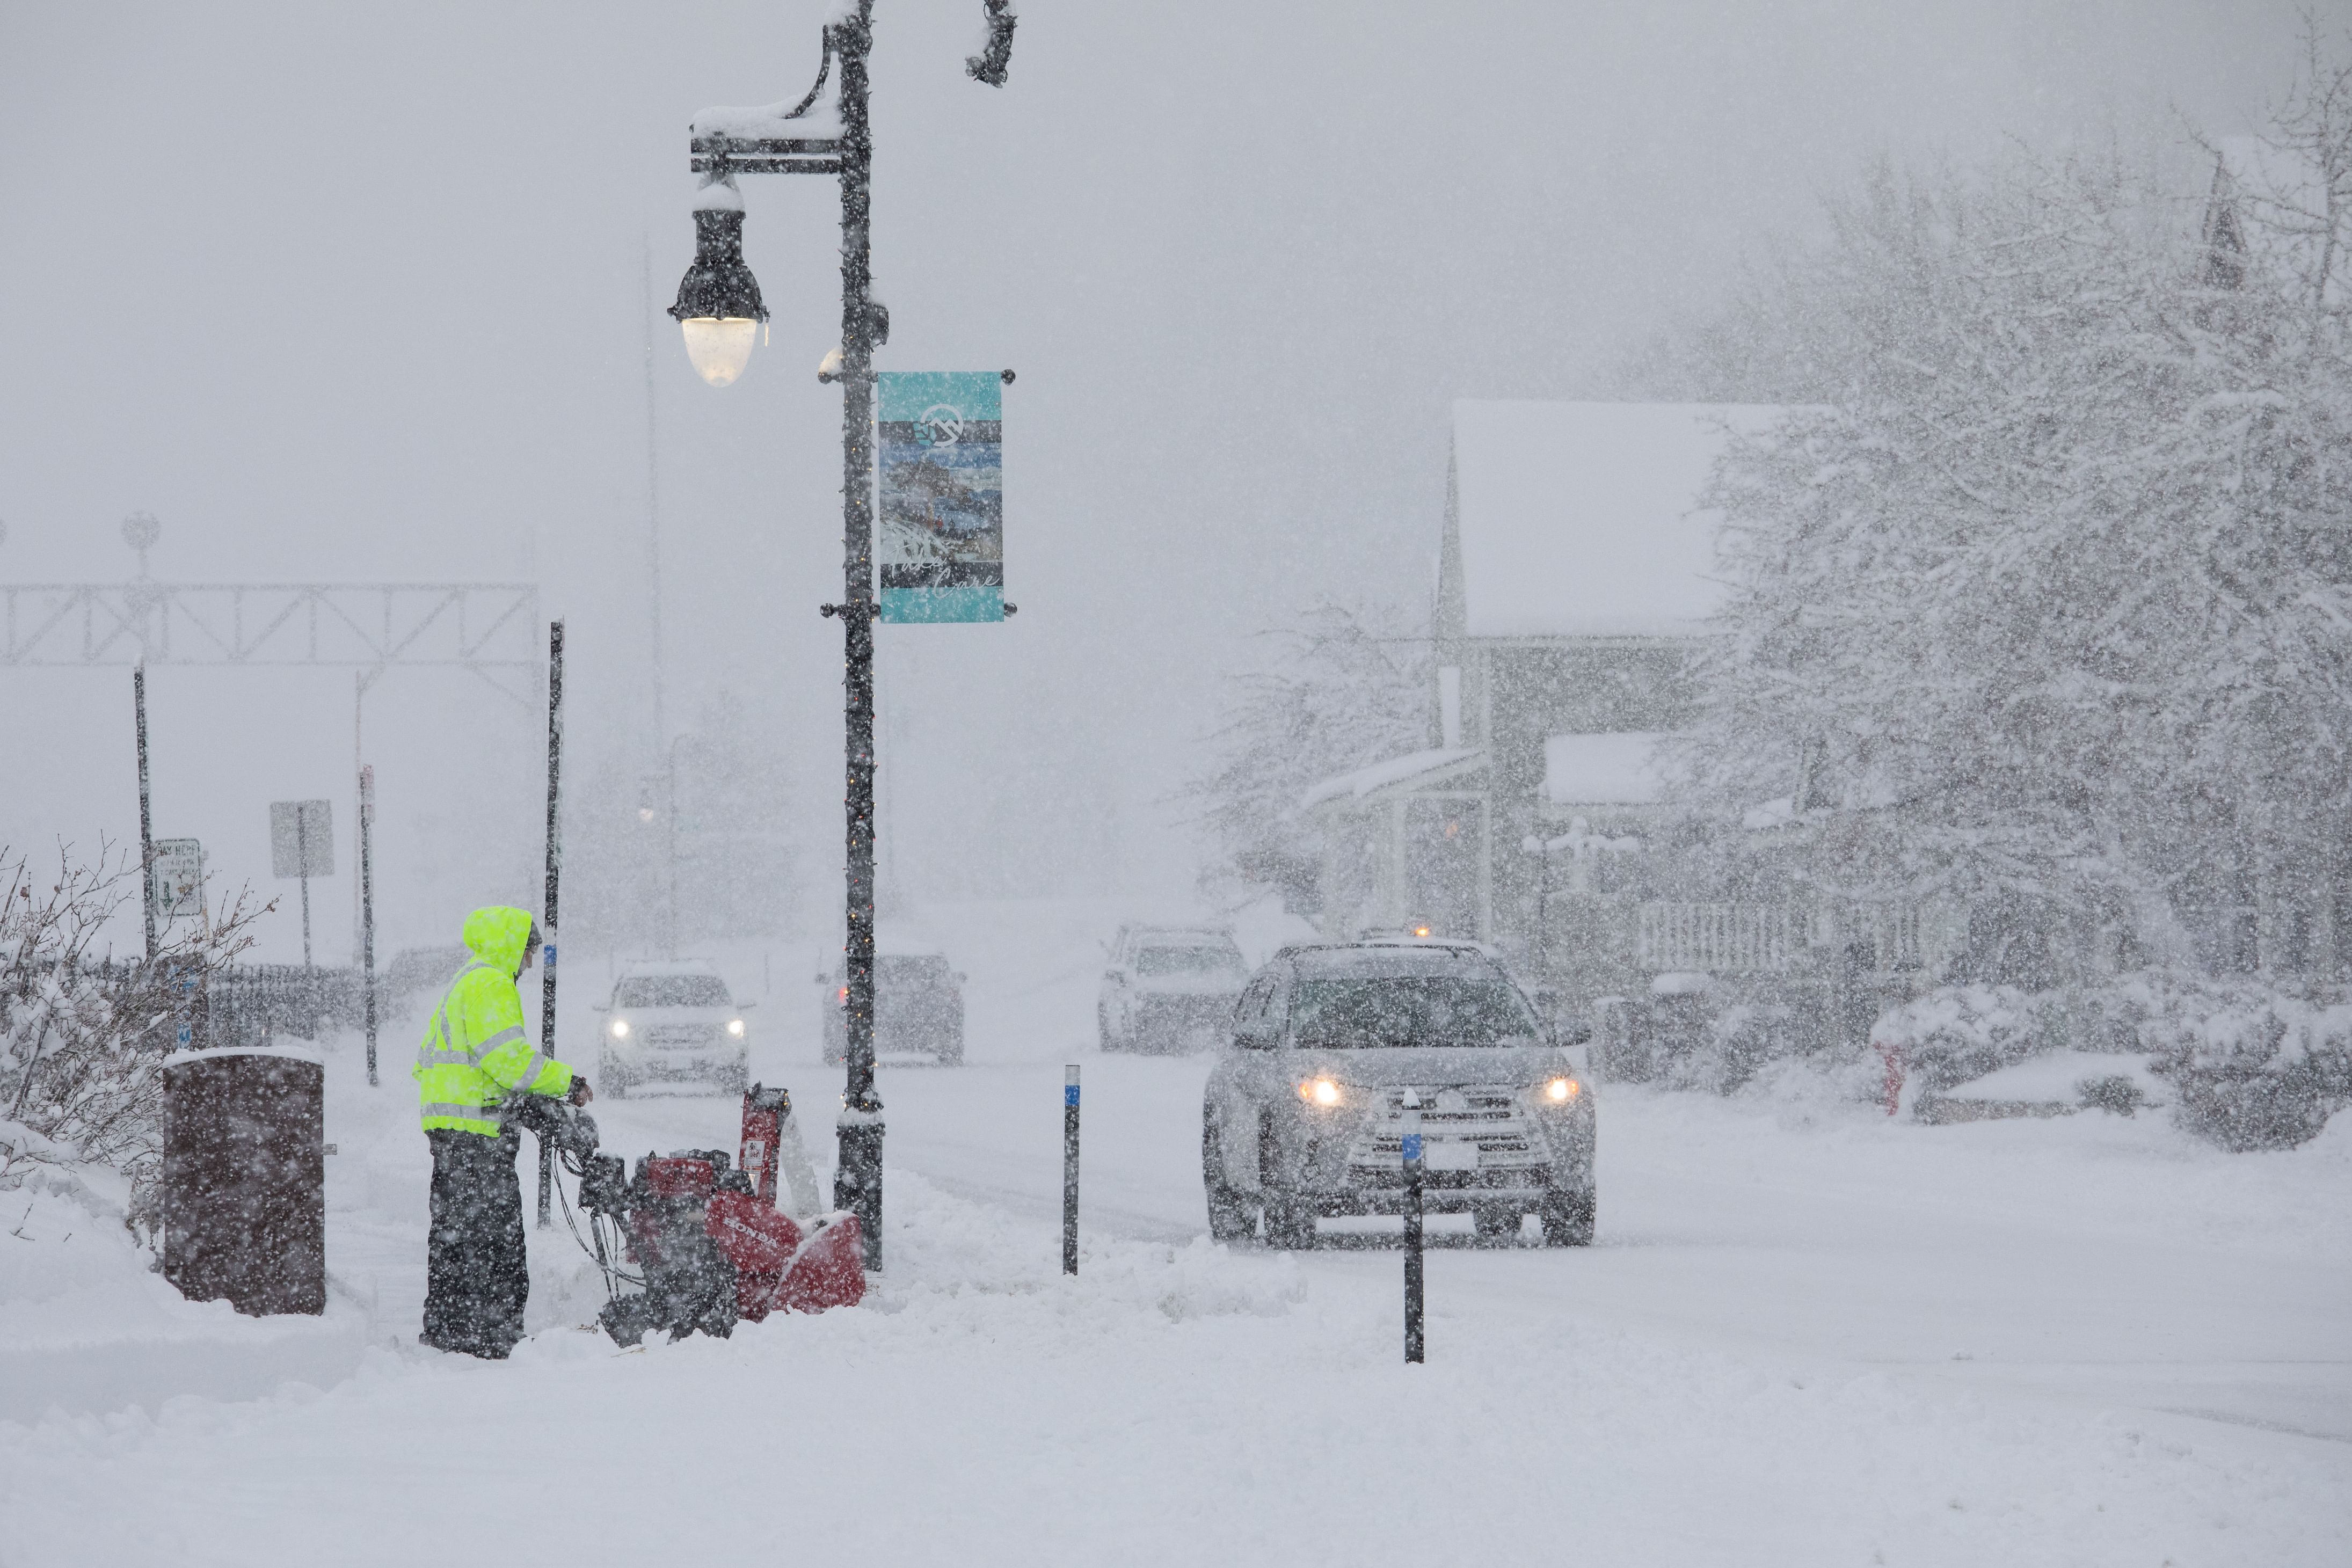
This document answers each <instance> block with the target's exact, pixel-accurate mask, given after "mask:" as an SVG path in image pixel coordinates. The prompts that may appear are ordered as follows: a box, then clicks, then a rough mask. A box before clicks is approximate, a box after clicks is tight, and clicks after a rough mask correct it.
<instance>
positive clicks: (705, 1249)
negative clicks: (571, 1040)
mask: <svg viewBox="0 0 2352 1568" xmlns="http://www.w3.org/2000/svg"><path fill="white" fill-rule="evenodd" d="M517 1111H518V1116H519V1119H520V1120H522V1122H523V1124H524V1125H526V1126H529V1127H530V1129H531V1130H532V1131H533V1132H534V1133H537V1134H539V1135H540V1136H541V1137H543V1138H546V1139H547V1140H548V1141H549V1142H550V1143H551V1144H552V1145H554V1146H555V1149H556V1151H557V1156H558V1158H559V1159H560V1160H561V1162H562V1166H563V1168H564V1169H566V1170H568V1171H570V1172H571V1173H572V1175H573V1176H575V1177H577V1178H578V1180H579V1183H580V1208H581V1212H582V1213H583V1214H584V1215H585V1216H586V1217H587V1219H588V1230H589V1234H588V1235H587V1236H586V1237H584V1238H581V1246H582V1247H583V1249H586V1250H587V1252H588V1254H589V1256H591V1257H593V1259H595V1260H596V1264H597V1267H598V1268H599V1269H601V1270H603V1271H604V1284H605V1289H606V1291H608V1292H609V1293H610V1296H611V1300H610V1301H607V1302H606V1303H605V1306H604V1311H603V1312H599V1313H597V1314H596V1318H597V1322H600V1323H602V1324H603V1325H604V1332H605V1333H609V1334H611V1335H612V1336H613V1341H614V1343H615V1344H622V1345H633V1344H635V1343H637V1342H638V1341H640V1340H642V1339H643V1338H644V1337H645V1336H646V1333H647V1332H648V1331H651V1330H654V1329H663V1330H667V1332H668V1333H669V1335H670V1337H671V1338H673V1339H677V1338H682V1337H683V1336H685V1335H687V1334H689V1333H707V1334H713V1335H716V1336H718V1337H719V1338H721V1339H723V1338H725V1337H726V1336H727V1335H728V1334H730V1333H732V1332H734V1328H735V1324H736V1323H737V1322H739V1321H740V1320H743V1319H747V1318H748V1319H750V1320H751V1322H759V1321H760V1320H761V1319H762V1318H764V1317H766V1316H767V1315H768V1314H769V1313H770V1312H781V1311H791V1312H823V1311H824V1310H825V1309H826V1308H827V1307H854V1306H856V1304H857V1303H858V1301H861V1300H862V1299H864V1297H865V1294H866V1269H865V1263H864V1256H865V1253H864V1247H863V1243H862V1240H861V1239H860V1236H859V1233H858V1228H857V1217H856V1215H854V1214H849V1213H845V1212H844V1213H834V1214H818V1213H815V1212H814V1209H815V1208H816V1181H815V1177H814V1173H812V1172H811V1171H810V1170H809V1169H808V1163H807V1156H806V1155H804V1154H803V1153H802V1151H801V1144H800V1132H799V1129H798V1128H797V1127H796V1126H795V1125H794V1124H793V1103H792V1097H791V1095H789V1094H788V1093H786V1092H784V1091H783V1090H782V1089H763V1088H761V1086H760V1085H758V1084H756V1083H755V1084H753V1085H752V1086H751V1089H750V1090H749V1091H748V1092H745V1094H744V1096H743V1134H742V1142H741V1144H740V1146H739V1149H738V1154H739V1155H740V1164H739V1163H737V1162H736V1161H730V1159H729V1157H728V1155H727V1152H726V1151H725V1150H724V1149H679V1150H677V1151H675V1152H673V1153H671V1154H668V1155H655V1154H650V1153H649V1154H647V1155H645V1157H644V1158H642V1159H640V1160H638V1161H637V1164H636V1169H635V1171H634V1172H632V1171H630V1170H629V1169H628V1166H627V1165H626V1163H625V1161H623V1160H622V1158H621V1157H620V1156H619V1155H607V1154H602V1153H599V1152H598V1150H597V1146H596V1141H597V1134H596V1123H595V1120H594V1118H593V1117H591V1116H589V1115H587V1114H586V1113H584V1112H581V1111H578V1110H574V1109H573V1108H572V1107H571V1106H569V1105H565V1104H562V1103H560V1102H557V1101H555V1100H553V1099H551V1098H550V1097H547V1096H543V1095H533V1096H530V1098H529V1099H528V1101H526V1102H525V1103H523V1104H522V1105H520V1106H518V1108H517ZM780 1167H781V1168H780ZM780 1177H781V1178H782V1181H783V1182H784V1184H785V1186H786V1188H787V1190H788V1191H789V1193H790V1195H791V1197H792V1199H793V1207H794V1209H795V1210H796V1211H798V1213H799V1214H801V1215H802V1216H804V1217H805V1218H794V1217H793V1215H792V1214H788V1213H786V1212H784V1211H783V1210H782V1208H780V1207H777V1203H776V1187H777V1183H778V1180H779V1178H780ZM564 1218H565V1221H566V1223H568V1224H570V1223H572V1206H571V1203H570V1201H569V1200H568V1199H567V1200H566V1202H565V1204H564ZM608 1227H609V1228H610V1229H611V1232H612V1234H611V1236H610V1238H609V1239H608V1238H607V1235H606V1229H607V1228H608ZM572 1234H573V1235H574V1236H578V1235H579V1227H578V1226H577V1224H572ZM629 1264H634V1265H635V1268H636V1272H635V1273H632V1272H630V1271H629V1270H628V1268H627V1267H625V1265H629ZM624 1286H632V1287H635V1289H633V1290H628V1291H624V1290H623V1287H624Z"/></svg>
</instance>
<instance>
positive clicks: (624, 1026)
mask: <svg viewBox="0 0 2352 1568" xmlns="http://www.w3.org/2000/svg"><path fill="white" fill-rule="evenodd" d="M613 1038H614V1040H626V1039H628V1038H629V1020H628V1019H614V1020H613Z"/></svg>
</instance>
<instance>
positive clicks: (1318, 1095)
mask: <svg viewBox="0 0 2352 1568" xmlns="http://www.w3.org/2000/svg"><path fill="white" fill-rule="evenodd" d="M1298 1097H1299V1098H1300V1099H1301V1100H1304V1101H1306V1102H1307V1103H1308V1104H1309V1105H1320V1106H1323V1107H1325V1108H1327V1109H1328V1108H1329V1107H1330V1106H1333V1105H1337V1104H1338V1103H1339V1102H1340V1101H1341V1100H1342V1099H1344V1098H1346V1095H1345V1093H1344V1092H1343V1091H1342V1090H1341V1089H1340V1087H1339V1083H1338V1082H1336V1081H1335V1080H1333V1079H1329V1078H1302V1079H1300V1080H1299V1081H1298Z"/></svg>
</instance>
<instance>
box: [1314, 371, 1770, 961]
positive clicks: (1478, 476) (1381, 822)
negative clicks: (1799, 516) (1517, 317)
mask: <svg viewBox="0 0 2352 1568" xmlns="http://www.w3.org/2000/svg"><path fill="white" fill-rule="evenodd" d="M1777 413H1778V411H1777V410H1775V409H1771V408H1763V407H1753V406H1743V405H1701V404H1689V403H1601V402H1478V401H1464V402H1457V403H1455V404H1454V429H1453V455H1452V460H1451V464H1450V466H1449V470H1448V476H1447V486H1446V505H1445V517H1444V536H1443V538H1442V541H1441V544H1440V549H1439V564H1438V580H1437V601H1436V614H1435V638H1436V658H1435V660H1434V667H1435V672H1436V673H1435V680H1436V682H1437V688H1438V689H1437V701H1436V704H1435V710H1436V712H1437V714H1438V725H1437V733H1435V734H1433V735H1432V736H1431V737H1429V738H1430V745H1429V747H1427V748H1426V749H1424V750H1422V751H1418V752H1415V753H1412V754H1411V755H1408V756H1402V757H1398V758H1391V759H1388V760H1386V761H1382V762H1380V763H1376V764H1374V765H1372V766H1370V767H1368V768H1360V769H1358V770H1357V771H1355V772H1353V773H1349V774H1346V775H1343V776H1341V777H1339V778H1337V779H1327V780H1325V781H1324V782H1323V783H1321V784H1319V785H1318V786H1316V787H1315V788H1314V789H1311V790H1309V791H1308V792H1307V800H1306V801H1305V804H1306V805H1307V808H1308V809H1309V810H1312V811H1314V812H1315V813H1316V814H1317V815H1318V818H1319V819H1320V820H1321V821H1322V824H1323V826H1324V828H1325V830H1326V831H1325V833H1324V841H1325V846H1326V848H1325V864H1324V869H1323V878H1322V886H1323V890H1324V897H1323V915H1322V919H1323V923H1324V926H1325V929H1326V931H1327V932H1328V934H1330V935H1334V936H1339V935H1352V934H1353V933H1354V932H1355V931H1357V930H1360V929H1363V928H1365V927H1368V926H1391V927H1392V926H1402V925H1421V924H1426V925H1430V926H1432V927H1433V928H1434V929H1435V930H1437V931H1440V932H1443V933H1446V934H1451V935H1458V936H1475V937H1478V938H1479V939H1481V940H1486V941H1494V942H1498V943H1500V944H1502V945H1504V946H1508V947H1512V948H1514V949H1517V950H1518V951H1520V952H1522V953H1527V954H1529V956H1534V957H1535V958H1536V963H1535V966H1534V967H1536V968H1537V969H1538V971H1549V969H1550V968H1551V966H1550V965H1549V964H1548V963H1546V962H1544V961H1543V959H1542V957H1541V956H1540V953H1539V951H1538V950H1539V949H1540V948H1542V947H1544V946H1550V945H1551V944H1552V943H1556V942H1558V941H1559V939H1561V937H1562V936H1563V932H1562V931H1561V930H1560V929H1559V926H1558V925H1556V924H1555V921H1556V920H1565V921H1567V922H1568V923H1570V925H1577V924H1584V922H1580V921H1579V918H1578V906H1579V901H1582V903H1584V904H1588V905H1589V904H1590V903H1591V901H1592V900H1593V899H1595V898H1600V899H1607V898H1608V897H1609V896H1610V894H1612V892H1613V891H1614V885H1615V883H1616V882H1617V880H1618V879H1619V877H1620V875H1621V874H1622V873H1621V871H1620V869H1619V868H1620V867H1621V866H1622V864H1623V860H1622V857H1618V856H1614V855H1612V853H1611V851H1612V848H1615V847H1623V846H1631V845H1633V844H1636V843H1638V842H1639V841H1640V839H1641V836H1642V834H1643V831H1644V830H1645V828H1646V827H1647V826H1648V825H1649V824H1650V823H1651V822H1652V821H1654V818H1655V815H1656V811H1657V808H1658V804H1659V800H1660V796H1661V792H1662V789H1663V779H1662V776H1661V773H1660V770H1659V767H1658V760H1657V755H1656V753H1657V748H1658V745H1659V742H1660V741H1661V739H1662V738H1663V737H1664V736H1665V735H1667V734H1669V733H1670V732H1672V731H1673V730H1675V728H1677V727H1679V726H1681V725H1682V724H1683V723H1685V721H1686V717H1687V715H1688V712H1689V708H1690V704H1691V697H1692V694H1691V691H1690V687H1689V683H1688V676H1687V664H1688V661H1689V658H1690V655H1691V653H1692V650H1693V647H1694V645H1695V643H1696V639H1697V637H1698V636H1699V634H1700V632H1701V630H1702V628H1703V625H1704V623H1705V622H1706V618H1707V617H1708V615H1709V614H1711V613H1712V612H1714V610H1715V609H1716V607H1717V604H1718V603H1719V602H1720V601H1721V597H1722V594H1723V591H1724V589H1723V585H1722V582H1721V580H1720V579H1719V578H1718V577H1717V572H1716V570H1715V559H1716V536H1717V529H1718V528H1719V527H1720V525H1721V519H1720V518H1719V517H1717V515H1716V514H1714V513H1712V512H1709V511H1707V510H1706V509H1704V508H1703V507H1700V505H1699V501H1700V497H1701V492H1702V491H1703V490H1704V488H1705V486H1706V479H1707V476H1708V473H1709V470H1710V469H1711V467H1712V466H1713V464H1714V462H1715V459H1716V457H1717V455H1718V454H1719V453H1720V452H1721V451H1722V449H1723V446H1724V444H1725V443H1726V442H1727V440H1728V439H1730V437H1731V436H1732V434H1734V433H1738V432H1745V431H1751V430H1756V429H1759V428H1761V427H1762V426H1764V425H1766V424H1767V423H1769V422H1770V421H1771V420H1772V419H1773V418H1774V417H1775V416H1776V415H1777ZM1588 913H1589V911H1588ZM1624 913H1625V914H1626V915H1628V916H1630V915H1631V914H1632V911H1631V910H1630V909H1629V910H1626V911H1624ZM1633 924H1634V923H1633V920H1632V919H1631V918H1626V919H1622V920H1617V921H1613V922H1612V923H1611V925H1612V926H1613V927H1614V928H1615V929H1616V931H1617V932H1618V933H1620V934H1621V935H1622V939H1623V941H1624V942H1625V943H1627V944H1630V942H1631V939H1632V938H1631V936H1630V935H1623V934H1628V933H1630V932H1631V931H1632V929H1633ZM1539 934H1540V935H1542V936H1549V937H1550V938H1551V943H1547V942H1542V941H1538V940H1537V938H1538V936H1539ZM1628 956H1630V954H1629V955H1628Z"/></svg>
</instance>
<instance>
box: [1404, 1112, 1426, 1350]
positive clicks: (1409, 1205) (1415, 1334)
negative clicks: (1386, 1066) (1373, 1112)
mask: <svg viewBox="0 0 2352 1568" xmlns="http://www.w3.org/2000/svg"><path fill="white" fill-rule="evenodd" d="M1403 1133H1404V1136H1403V1138H1402V1153H1403V1155H1404V1358H1405V1360H1406V1361H1407V1362H1409V1363H1418V1362H1419V1361H1420V1360H1421V1284H1422V1255H1421V1171H1422V1166H1421V1096H1420V1095H1418V1094H1416V1093H1414V1092H1412V1091H1411V1090H1407V1091H1406V1092H1405V1097H1404V1125H1403Z"/></svg>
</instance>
